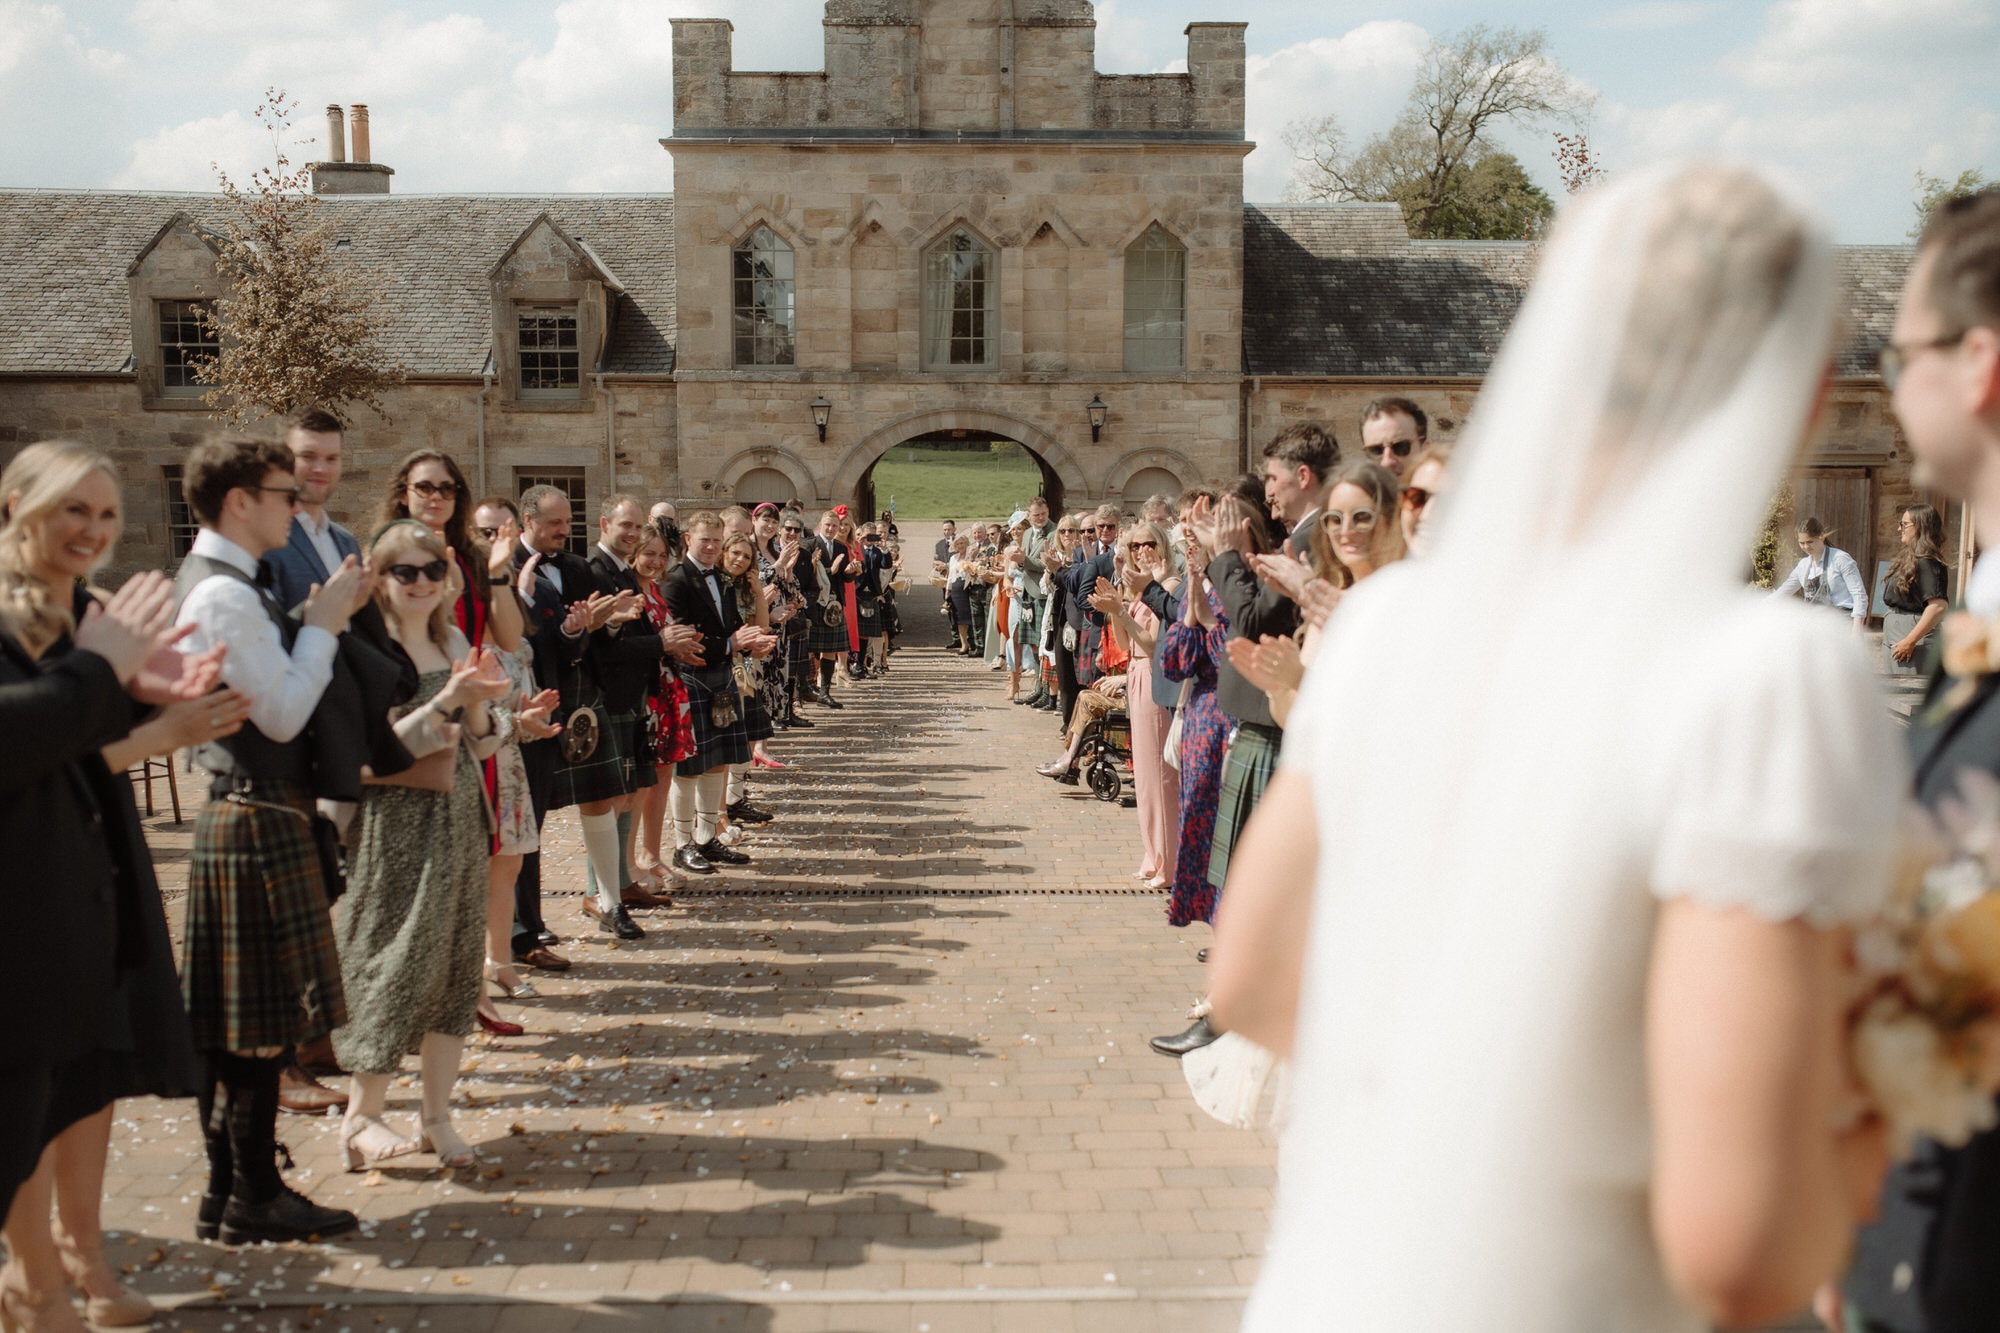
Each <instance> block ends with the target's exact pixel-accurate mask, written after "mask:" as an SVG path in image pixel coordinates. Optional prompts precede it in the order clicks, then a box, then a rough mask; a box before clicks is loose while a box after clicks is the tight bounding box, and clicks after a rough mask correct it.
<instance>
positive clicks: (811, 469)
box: [0, 0, 1912, 565]
mask: <svg viewBox="0 0 2000 1333" xmlns="http://www.w3.org/2000/svg"><path fill="white" fill-rule="evenodd" d="M672 22H673V43H674V75H673V80H674V87H673V96H674V116H673V132H672V134H671V135H669V136H668V137H667V138H665V139H663V140H662V143H663V145H664V147H665V149H666V151H668V152H670V153H672V154H673V159H674V193H673V195H672V196H665V195H561V196H548V197H530V196H519V195H426V194H410V193H403V194H397V193H393V192H391V190H390V175H391V173H390V172H389V170H388V169H387V168H386V167H383V166H382V165H381V164H379V163H375V162H373V161H372V160H371V153H370V144H369V140H368V120H367V119H366V110H365V108H361V107H356V108H355V109H354V119H353V148H354V151H353V153H352V160H347V159H348V155H347V154H346V153H344V152H341V151H339V149H338V148H336V150H335V152H334V154H333V158H334V160H332V161H329V162H325V163H318V164H315V166H314V181H315V188H316V189H317V190H318V191H319V192H320V193H321V194H322V196H323V198H322V205H323V208H324V210H325V215H326V216H327V217H328V218H329V219H330V220H331V222H332V224H333V227H334V230H335V235H336V236H337V238H338V239H337V254H338V255H339V256H340V257H341V258H343V259H344V260H345V261H346V262H351V263H354V264H356V265H361V266H365V267H366V268H368V269H369V270H371V271H373V272H376V273H379V274H381V275H382V276H383V278H384V279H385V280H386V284H387V285H386V294H385V298H384V299H385V301H386V304H387V310H388V313H389V315H390V317H391V327H392V335H391V342H392V349H393V352H394V354H395V356H396V357H397V358H398V360H399V361H400V363H401V364H402V366H403V367H404V368H405V369H406V370H407V372H408V378H407V381H406V382H405V383H404V384H403V385H402V386H401V387H400V388H398V389H397V390H395V391H394V392H393V393H391V394H390V395H389V397H388V399H387V401H386V404H385V405H386V407H387V411H388V420H380V419H376V418H374V417H373V416H372V415H371V414H365V413H364V414H362V415H361V418H360V419H358V420H356V421H355V422H354V424H353V428H352V429H351V431H350V432H349V435H348V453H349V465H348V479H347V480H346V481H345V482H344V483H343V486H342V490H341V493H340V494H339V495H338V496H337V497H336V503H335V505H334V510H335V513H336V514H337V515H340V516H342V517H343V518H345V519H347V520H348V521H350V522H351V523H353V524H354V525H357V526H364V527H365V526H367V525H368V523H369V522H370V519H371V517H372V514H373V510H374V507H375V504H376V503H377V502H378V500H379V497H380V491H381V488H382V485H383V483H384V481H385V480H386V477H387V475H388V474H389V473H390V472H391V471H392V470H393V469H394V467H395V465H396V463H397V461H398V460H399V459H400V458H401V457H402V456H403V455H404V454H406V453H407V452H409V451H410V450H412V449H415V448H419V447H426V446H434V447H439V448H443V449H446V450H448V451H450V452H451V453H452V454H454V455H455V456H456V457H457V458H459V459H460V460H461V462H462V463H463V464H464V465H465V469H466V471H467V473H468V474H469V475H470V476H472V477H473V480H474V485H476V486H478V487H479V488H481V490H482V491H496V490H504V491H511V492H516V493H518V491H519V490H521V489H522V488H524V487H525V486H527V485H529V484H532V483H534V482H537V481H544V480H552V481H555V482H557V483H558V484H561V485H564V486H566V487H567V488H569V489H570V490H571V491H572V493H573V494H575V495H576V496H578V497H579V498H580V499H583V500H585V501H586V502H588V501H593V500H595V499H596V498H597V497H599V496H601V495H603V494H605V493H606V492H607V491H608V490H610V489H613V488H616V489H621V490H628V491H633V492H637V493H640V494H643V495H645V496H647V497H649V498H654V497H671V498H675V499H677V500H680V501H682V502H684V503H687V502H692V503H703V502H722V501H727V500H753V499H766V498H776V499H788V498H791V497H794V496H796V497H798V498H799V499H801V500H803V501H804V502H805V503H806V505H807V506H808V507H820V506H824V505H829V504H833V503H838V502H849V503H856V504H859V505H860V506H861V508H862V509H863V510H864V511H865V510H868V509H870V508H872V505H873V493H872V487H871V485H870V472H871V469H872V467H873V464H874V462H875V460H876V459H878V458H879V457H881V456H882V455H883V454H884V453H885V452H887V451H888V450H889V449H891V448H893V447H895V446H897V445H899V444H903V443H906V442H910V441H922V440H933V439H940V438H961V439H1007V440H1013V441H1017V442H1018V443H1020V444H1022V445H1024V446H1025V447H1026V448H1027V449H1028V450H1029V451H1030V452H1031V453H1032V454H1033V456H1034V457H1035V459H1036V460H1037V462H1038V464H1039V466H1040V468H1041V471H1042V474H1043V479H1044V485H1045V487H1046V489H1047V490H1048V492H1049V493H1050V495H1051V496H1052V497H1056V498H1058V500H1059V501H1060V502H1062V503H1067V504H1071V505H1075V504H1080V503H1084V502H1094V501H1098V500H1102V499H1107V498H1108V499H1111V500H1121V501H1128V502H1129V501H1136V500H1137V499H1140V498H1143V497H1144V496H1146V495H1149V494H1152V493H1154V492H1158V491H1174V490H1178V489H1180V488H1181V487H1183V486H1185V485H1188V484H1190V483H1193V482H1196V481H1201V480H1216V479H1221V478H1225V477H1228V476H1230V475H1232V474H1234V473H1236V472H1238V471H1241V470H1243V469H1245V468H1246V467H1248V466H1250V465H1251V464H1252V463H1254V461H1255V460H1256V457H1257V453H1258V450H1259V449H1260V448H1261V446H1262V444H1263V442H1264V441H1265V440H1266V439H1268V438H1269V437H1270V436H1271V435H1272V434H1274V433H1275V432H1276V431H1277V430H1279V429H1281V428H1282V427H1283V426H1285V425H1287V424H1289V423H1291V422H1294V421H1298V420H1303V419H1309V418H1310V419H1318V420H1322V421H1325V422H1327V423H1328V424H1330V425H1331V426H1332V427H1333V428H1334V429H1335V431H1336V433H1337V434H1338V435H1339V437H1340V438H1341V439H1342V441H1343V442H1345V443H1352V442H1354V441H1355V439H1356V437H1357V435H1358V421H1357V414H1358V410H1359V408H1360V406H1361V404H1363V403H1364V402H1366V401H1367V400H1368V399H1369V398H1370V397H1373V396H1375V395H1378V394H1382V393H1400V394H1405V395H1407V396H1410V397H1412V398H1415V399H1416V400H1418V401H1419V402H1421V403H1423V404H1424V405H1425V406H1426V408H1427V410H1429V411H1430V413H1431V415H1432V418H1433V423H1434V424H1433V436H1434V437H1437V438H1447V439H1448V438H1450V437H1452V436H1453V435H1455V434H1456V433H1457V431H1458V429H1459V427H1460V424H1461V423H1462V422H1463V420H1464V418H1465V414H1466V412H1467V410H1468V409H1469V408H1470V406H1471V403H1472V400H1473V398H1474V396H1475V394H1476V391H1477V389H1478V385H1479V382H1480V377H1481V375H1482V374H1483V373H1484V372H1485V369H1486V367H1487V365H1488V363H1489V362H1490V359H1491V357H1492V355H1493V352H1494V351H1495V349H1496V348H1497V347H1498V346H1499V343H1500V341H1501V339H1502V338H1503V337H1504V335H1505V332H1506V328H1507V325H1508V322H1509V320H1510V319H1511V317H1512V314H1513V311H1514V309H1515V307H1516V306H1517V304H1518V303H1519V300H1520V296H1521V292H1522V289H1523V287H1524V286H1525V284H1526V282H1527V280H1528V277H1529V275H1530V272H1529V271H1530V267H1531V264H1532V256H1531V255H1530V254H1529V253H1528V252H1527V250H1526V248H1525V247H1523V246H1520V245H1509V244H1497V243H1480V242H1420V241H1412V240H1411V239H1410V238H1409V236H1408V234H1407V232H1406V230H1405V229H1404V226H1403V223H1402V219H1401V215H1400V213H1399V212H1398V210H1397V209H1396V207H1395V206H1394V205H1388V204H1379V205H1378V204H1342V205H1323V204H1286V205H1254V204H1252V205H1246V204H1245V202H1244V200H1243V159H1244V157H1245V156H1246V155H1247V154H1248V153H1249V151H1250V149H1251V148H1252V147H1253V145H1252V144H1250V143H1249V142H1248V141H1246V140H1245V139H1244V137H1243V125H1244V116H1243V98H1244V61H1245V55H1244V25H1243V24H1241V23H1195V24H1191V25H1189V26H1188V28H1187V30H1186V36H1187V59H1186V71H1185V72H1184V73H1166V74H1143V75H1113V74H1102V73H1099V72H1098V70H1097V68H1096V59H1095V50H1094V45H1095V33H1096V30H1095V18H1094V15H1093V12H1092V9H1091V7H1090V5H1089V4H1087V3H1084V0H829V3H828V4H827V6H826V11H825V24H824V27H825V50H826V55H825V66H824V68H823V69H822V70H819V71H813V72H805V73H749V72H743V71H738V70H737V69H735V67H734V63H733V60H732V55H731V35H732V32H731V26H730V24H729V23H728V22H726V21H723V20H697V19H676V20H673V21H672ZM329 110H330V114H331V116H332V117H334V118H336V119H333V120H332V121H331V123H330V125H329V130H330V133H329V141H330V142H331V143H333V144H335V145H343V144H344V142H345V140H344V135H343V128H344V127H343V125H342V124H341V123H340V121H339V120H338V119H337V118H338V117H339V116H340V115H341V112H340V109H339V108H337V107H336V108H330V109H329ZM391 136H392V137H393V128H392V129H391ZM222 223H223V218H222V210H221V208H220V203H219V200H218V199H217V198H216V197H215V196H213V195H196V194H188V195H174V194H140V193H106V192H93V191H43V190H32V189H21V190H4V191H0V330H4V332H0V454H5V453H7V452H11V448H12V446H14V445H16V444H18V443H20V442H24V441H28V440H34V439H41V438H49V437H54V436H66V437H73V438H79V439H83V440H87V441H90V442H92V443H94V444H97V445H99V446H100V447H103V448H104V449H106V450H107V451H108V452H110V453H112V454H113V456H114V457H116V458H117V459H118V460H119V461H120V463H121V465H122V466H123V467H124V468H125V484H126V491H127V495H126V501H127V511H128V521H129V525H130V535H129V536H128V538H127V541H126V543H125V546H124V548H123V556H124V558H125V559H126V560H127V561H129V562H130V563H131V564H133V565H145V564H162V563H171V562H172V560H174V559H175V558H176V557H177V555H178V553H179V551H180V550H181V549H182V546H183V543H184V542H185V540H186V538H187V532H188V521H189V520H188V516H187V514H186V512H185V509H184V507H183V506H181V505H180V503H179V494H178V480H177V469H178V466H179V462H180V459H181V458H182V456H183V454H184V451H185V448H186V446H187V445H188V444H189V443H190V442H192V441H193V440H194V439H196V438H198V437H200V436H201V435H203V434H205V433H207V432H209V431H212V430H214V429H215V428H216V425H215V423H214V422H213V421H212V420H211V418H210V417H209V416H208V414H207V411H206V409H205V408H204V407H203V405H202V404H201V402H200V393H201V387H200V386H199V385H198V384H194V383H192V382H190V377H189V375H188V373H187V371H186V369H185V366H184V360H183V358H185V357H187V356H189V355H190V354H198V353H199V352H200V351H201V343H200V339H201V337H202V335H201V332H200V324H199V321H198V320H197V319H195V318H194V317H193V310H192V304H191V303H195V302H200V301H204V300H211V299H213V297H214V295H215V292H216V282H215V275H214V253H215V252H214V244H213V241H212V239H211V237H212V236H213V234H214V232H215V229H216V228H218V227H219V226H221V225H222ZM1841 259H1842V264H1843V269H1844V272H1845V275H1846V277H1847V280H1848V285H1849V292H1850V297H1851V300H1850V318H1849V338H1848V342H1847V345H1846V346H1845V348H1844V349H1843V350H1842V352H1841V356H1840V362H1839V366H1838V378H1837V380H1836V383H1835V386H1834V390H1833V398H1832V404H1831V407H1830V410H1829V412H1828V415H1827V422H1828V428H1827V430H1826V431H1825V433H1824V436H1823V438H1822V441H1821V442H1820V444H1819V445H1818V446H1817V449H1816V452H1815V455H1814V457H1813V459H1812V463H1813V469H1812V473H1811V475H1810V476H1809V478H1808V479H1807V480H1806V481H1804V482H1802V483H1801V501H1800V503H1801V504H1802V505H1804V506H1809V507H1812V508H1814V509H1815V511H1816V512H1819V513H1821V515H1822V517H1825V518H1828V519H1829V520H1830V521H1833V522H1836V523H1837V524H1839V525H1840V526H1841V527H1842V529H1843V531H1846V532H1850V533H1854V532H1859V533H1861V534H1863V535H1865V536H1866V537H1867V538H1868V540H1869V542H1871V543H1872V549H1871V548H1868V547H1864V548H1863V549H1859V550H1857V551H1856V554H1857V555H1858V556H1860V557H1862V558H1863V561H1864V564H1865V563H1866V562H1867V561H1868V560H1869V559H1870V558H1873V557H1875V556H1877V555H1880V554H1882V553H1884V552H1886V551H1887V549H1888V546H1889V543H1891V542H1893V540H1894V532H1895V528H1894V518H1893V506H1894V505H1895V504H1896V503H1898V502H1902V501H1905V500H1906V499H1907V498H1908V497H1909V496H1910V495H1911V494H1912V492H1911V489H1910V482H1909V473H1908V466H1907V458H1908V455H1907V450H1906V449H1904V448H1903V447H1902V446H1901V444H1900V441H1899V439H1898V435H1897V430H1896V426H1895V423H1894V421H1893V420H1892V418H1891V417H1890V416H1889V414H1888V412H1887V399H1886V396H1885V394H1884V393H1883V390H1882V386H1881V384H1880V381H1879V379H1877V378H1876V377H1875V375H1874V374H1873V372H1872V367H1871V363H1870V355H1871V349H1872V346H1873V345H1874V343H1875V342H1876V341H1879V339H1880V338H1881V337H1882V336H1883V335H1884V334H1885V333H1886V330H1887V326H1888V321H1889V318H1890V315H1891V313H1892V309H1893V303H1894V298H1895V293H1896V289H1897V287H1898V285H1899V284H1900V281H1901V277H1902V272H1903V269H1904V268H1905V266H1906V264H1907V261H1908V252H1907V251H1906V250H1903V249H1896V248H1883V249H1849V250H1845V251H1843V253H1842V257H1841ZM583 509H584V506H579V512H580V515H581V511H582V510H583ZM343 510H344V511H345V512H344V513H343ZM1854 545H1856V546H1862V543H1861V542H1860V541H1856V542H1855V543H1854Z"/></svg>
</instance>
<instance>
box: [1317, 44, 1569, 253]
mask: <svg viewBox="0 0 2000 1333" xmlns="http://www.w3.org/2000/svg"><path fill="white" fill-rule="evenodd" d="M1592 100H1593V99H1592V98H1591V97H1590V96H1589V95H1587V94H1585V93H1583V92H1582V91H1581V90H1579V89H1578V88H1577V87H1576V86H1575V85H1574V84H1573V83H1572V82H1571V80H1570V78H1569V76H1568V75H1567V74H1566V73H1564V72H1563V69H1562V67H1561V66H1560V65H1559V64H1557V63H1556V61H1555V58H1554V57H1553V56H1552V55H1550V54H1549V40H1548V34H1547V32H1545V31H1544V30H1542V29H1540V28H1530V29H1525V30H1523V29H1519V28H1499V29H1494V28H1489V27H1487V26H1486V25H1485V24H1480V25H1477V26H1475V27H1471V28H1467V29H1466V30H1464V31H1463V32H1459V33H1445V34H1441V35H1439V36H1438V37H1436V38H1433V39H1432V41H1431V45H1430V48H1429V50H1427V51H1426V52H1425V53H1424V59H1423V64H1422V65H1421V66H1420V67H1419V69H1418V71H1417V77H1416V82H1415V84H1414V85H1413V86H1412V87H1411V89H1410V97H1409V101H1408V102H1407V103H1405V105H1404V107H1403V111H1402V114H1401V115H1400V116H1398V117H1397V119H1396V123H1395V124H1394V125H1393V126H1391V127H1390V128H1389V129H1388V130H1387V131H1386V132H1385V133H1382V134H1378V135H1376V136H1374V137H1373V138H1371V139H1370V140H1369V141H1368V142H1367V143H1365V144H1363V145H1362V146H1361V147H1360V148H1359V149H1358V150H1351V151H1350V149H1349V146H1348V140H1347V135H1346V133H1345V131H1344V130H1343V128H1342V127H1341V125H1340V123H1339V120H1338V118H1337V117H1334V116H1331V115H1328V116H1321V117H1318V118H1316V119H1309V120H1298V121H1294V122H1292V124H1291V125H1289V126H1287V127H1286V130H1285V133H1284V136H1283V137H1284V142H1285V144H1286V146H1288V147H1289V148H1291V149H1292V152H1293V155H1294V156H1295V157H1296V158H1297V159H1298V162H1297V165H1296V166H1295V168H1294V169H1293V173H1292V187H1291V188H1292V193H1293V194H1294V195H1295V196H1296V197H1300V198H1306V199H1364V200H1377V201H1389V200H1393V201H1395V202H1396V203H1399V204H1401V205H1402V206H1403V215H1404V218H1405V220H1406V221H1407V222H1408V223H1409V227H1410V234H1411V235H1413V236H1421V237H1432V236H1440V235H1449V234H1452V233H1453V232H1454V231H1460V230H1461V229H1462V228H1463V227H1464V226H1465V225H1466V221H1467V219H1471V220H1473V221H1474V222H1475V223H1476V224H1478V225H1476V226H1475V227H1474V230H1476V231H1480V232H1481V233H1482V234H1483V233H1484V232H1485V231H1486V230H1487V229H1488V227H1487V225H1486V224H1488V223H1489V221H1490V219H1489V214H1490V213H1491V211H1492V209H1493V208H1494V207H1495V203H1496V201H1497V200H1500V199H1503V198H1507V197H1508V193H1509V190H1508V188H1500V184H1499V183H1500V182H1502V181H1505V180H1507V178H1509V177H1510V176H1511V175H1512V174H1513V173H1512V172H1509V171H1508V170H1506V169H1505V167H1504V164H1497V165H1496V164H1494V163H1492V162H1491V161H1490V160H1491V159H1495V158H1505V157H1507V155H1506V154H1503V153H1501V152H1500V151H1499V150H1498V148H1497V147H1496V146H1495V144H1494V142H1493V139H1494V135H1495V134H1496V133H1497V132H1498V131H1499V130H1500V128H1501V127H1502V126H1512V127H1514V128H1517V129H1531V128H1535V127H1537V126H1541V125H1545V124H1547V123H1549V122H1551V121H1556V122H1560V123H1563V124H1568V125H1577V124H1580V123H1581V122H1582V120H1583V118H1584V116H1585V115H1586V114H1587V113H1588V111H1589V109H1590V106H1591V103H1592ZM1508 160H1509V161H1511V160H1512V159H1511V158H1509V159H1508ZM1482 168H1483V170H1482ZM1513 170H1514V171H1519V163H1518V162H1516V163H1514V168H1513ZM1521 179H1522V180H1523V181H1525V173H1523V174H1522V176H1521ZM1509 188H1511V189H1512V193H1513V198H1512V200H1511V203H1510V205H1509V208H1510V210H1517V209H1518V208H1519V207H1520V206H1521V198H1522V196H1521V191H1520V190H1519V188H1518V187H1517V186H1511V187H1509ZM1529 188H1530V189H1532V188H1533V187H1532V186H1530V187H1529ZM1535 194H1536V195H1540V194H1541V192H1540V191H1539V190H1536V191H1535ZM1542 202H1543V203H1547V199H1546V196H1543V198H1542ZM1547 211H1553V205H1549V208H1548V209H1547V210H1546V211H1544V216H1546V212H1547ZM1454 220H1456V223H1457V225H1456V226H1454V225H1453V223H1454ZM1506 225H1513V224H1512V223H1511V222H1509V223H1508V224H1506ZM1511 234H1513V235H1516V236H1518V235H1520V234H1521V228H1520V227H1519V226H1518V225H1513V231H1512V233H1511Z"/></svg>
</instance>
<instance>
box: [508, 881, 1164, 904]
mask: <svg viewBox="0 0 2000 1333" xmlns="http://www.w3.org/2000/svg"><path fill="white" fill-rule="evenodd" d="M542 896H543V897H544V898H581V897H582V896H583V891H582V890H581V889H544V890H542ZM1166 896H1167V891H1166V890H1165V889H1144V888H1132V889H1125V888H1113V889H928V888H908V889H897V888H880V889H876V888H860V887H857V888H842V887H840V886H838V885H825V886H822V885H803V886H801V885H796V884H793V885H781V884H774V885H770V886H759V885H744V886H743V887H741V888H735V887H730V886H727V885H720V884H718V885H716V886H715V887H714V888H709V887H707V886H706V885H700V884H690V885H689V886H688V887H687V888H685V889H675V890H674V891H673V897H674V899H675V900H676V901H679V900H681V899H684V898H685V899H694V898H849V899H856V900H862V899H866V900H875V899H882V898H1164V897H1166Z"/></svg>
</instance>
